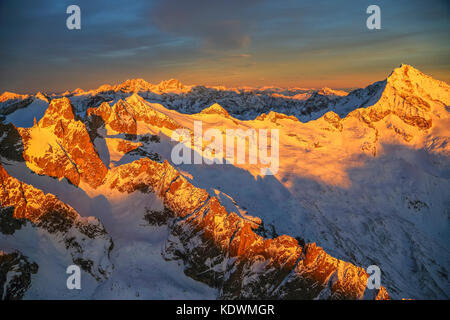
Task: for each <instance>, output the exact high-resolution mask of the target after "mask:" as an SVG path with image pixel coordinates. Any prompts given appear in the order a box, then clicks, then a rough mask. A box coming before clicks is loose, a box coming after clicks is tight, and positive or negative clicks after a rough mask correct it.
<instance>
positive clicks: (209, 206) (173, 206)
mask: <svg viewBox="0 0 450 320" xmlns="http://www.w3.org/2000/svg"><path fill="white" fill-rule="evenodd" d="M105 181H106V184H107V186H109V187H110V188H112V189H117V190H119V191H121V192H128V193H130V192H134V191H136V190H140V191H143V192H155V193H156V194H157V195H159V196H160V197H161V198H162V199H163V202H164V205H165V207H166V210H164V213H163V215H164V214H165V215H167V217H166V221H168V224H169V226H170V230H171V231H170V236H169V238H168V241H167V245H166V247H165V249H164V252H163V254H164V256H165V258H166V259H169V260H170V259H181V260H183V262H184V264H185V273H186V274H187V275H188V276H190V277H192V278H194V279H196V280H198V281H202V282H205V283H207V284H208V285H210V286H213V287H217V288H219V290H220V292H221V297H222V298H225V299H255V298H260V299H267V298H280V297H281V298H290V299H314V298H322V299H362V298H363V297H364V293H365V289H366V283H367V279H368V274H367V273H366V271H365V270H364V269H362V268H360V267H356V266H354V265H352V264H350V263H345V262H344V261H341V260H338V259H335V258H333V257H331V256H329V255H328V254H326V253H325V252H324V251H323V250H322V249H321V248H319V247H316V245H315V244H307V245H306V246H305V247H301V246H300V245H299V244H298V242H297V240H296V239H294V238H292V237H290V236H286V235H283V236H280V237H277V238H274V239H264V238H263V237H261V236H259V235H257V234H256V233H255V231H254V229H256V228H257V227H258V225H257V224H256V223H255V222H254V221H251V220H247V219H243V218H242V217H240V216H238V215H237V214H236V213H234V212H227V210H226V209H225V207H223V206H222V205H221V204H220V202H219V200H218V199H217V198H216V197H211V196H209V194H208V193H207V191H206V190H204V189H200V188H197V187H195V186H193V185H192V184H191V183H190V182H188V181H187V180H186V179H185V178H184V177H183V176H182V175H180V174H179V173H178V171H176V170H175V169H174V168H173V167H172V166H171V165H170V164H169V163H168V162H167V161H166V162H164V163H157V162H154V161H151V160H149V159H140V160H137V161H135V162H133V163H130V164H126V165H122V166H119V167H116V168H113V169H112V170H111V171H110V172H109V173H108V176H107V177H106V179H105ZM152 214H155V213H152V212H150V213H148V214H147V215H146V220H147V221H150V222H151V221H161V220H164V219H163V217H162V216H161V214H158V216H157V217H155V219H153V217H152ZM155 223H156V222H155ZM157 224H159V223H157ZM375 298H377V299H378V298H388V295H387V294H386V293H385V289H384V288H382V289H380V290H379V292H378V293H376V294H375Z"/></svg>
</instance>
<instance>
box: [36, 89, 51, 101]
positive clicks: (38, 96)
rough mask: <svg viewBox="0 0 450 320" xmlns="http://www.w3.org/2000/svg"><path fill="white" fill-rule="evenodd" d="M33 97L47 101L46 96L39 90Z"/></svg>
mask: <svg viewBox="0 0 450 320" xmlns="http://www.w3.org/2000/svg"><path fill="white" fill-rule="evenodd" d="M35 97H36V99H40V100H42V101H45V102H47V103H48V99H47V97H46V96H45V95H44V94H43V93H42V92H40V91H39V92H38V93H36V95H35Z"/></svg>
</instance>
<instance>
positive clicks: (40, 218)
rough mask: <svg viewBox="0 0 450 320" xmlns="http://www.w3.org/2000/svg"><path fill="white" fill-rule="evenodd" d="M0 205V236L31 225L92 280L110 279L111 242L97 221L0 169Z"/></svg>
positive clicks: (0, 167)
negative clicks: (90, 276)
mask: <svg viewBox="0 0 450 320" xmlns="http://www.w3.org/2000/svg"><path fill="white" fill-rule="evenodd" d="M0 204H1V210H0V214H1V216H0V232H1V233H2V234H4V235H12V234H14V233H15V232H16V231H17V230H20V229H21V228H23V227H24V225H25V224H27V223H30V224H31V226H32V227H33V228H37V229H39V230H41V232H42V231H45V232H47V233H48V237H49V238H50V241H53V242H54V243H55V244H56V243H59V244H60V245H61V246H63V247H65V249H66V250H67V251H68V252H69V253H70V256H71V257H72V260H73V262H74V263H75V264H77V265H79V266H80V267H81V268H82V269H83V270H84V271H86V272H88V273H90V274H91V275H92V276H93V277H94V278H95V279H97V280H98V281H102V280H105V279H106V278H107V277H108V276H109V274H110V272H111V268H112V265H111V263H110V261H109V258H108V257H109V252H110V251H111V249H112V246H113V242H112V239H111V238H110V237H109V236H108V234H107V232H106V230H105V228H104V227H103V225H102V224H101V223H100V222H99V221H98V220H97V219H96V218H93V217H89V218H82V217H80V215H79V214H78V213H77V212H76V211H75V210H74V209H73V208H72V207H70V206H68V205H66V204H65V203H63V202H62V201H60V200H58V198H57V197H55V196H54V195H52V194H50V193H47V194H45V193H44V192H43V191H41V190H39V189H37V188H35V187H33V186H31V185H28V184H25V183H23V182H21V181H19V180H17V179H15V178H13V177H11V176H10V175H9V174H8V173H7V172H6V170H5V169H4V168H3V167H2V166H1V165H0ZM11 245H12V246H14V243H12V244H11Z"/></svg>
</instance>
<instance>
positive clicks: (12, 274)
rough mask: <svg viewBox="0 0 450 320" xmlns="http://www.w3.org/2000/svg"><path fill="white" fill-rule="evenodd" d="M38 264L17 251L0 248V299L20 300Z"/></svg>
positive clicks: (36, 270)
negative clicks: (8, 251) (9, 251)
mask: <svg viewBox="0 0 450 320" xmlns="http://www.w3.org/2000/svg"><path fill="white" fill-rule="evenodd" d="M38 269H39V266H38V265H37V264H36V263H35V262H31V261H29V259H28V258H27V257H25V256H24V255H23V254H22V253H20V252H19V251H14V252H11V253H6V252H4V251H1V250H0V300H20V299H22V298H23V295H24V294H25V292H26V291H27V290H28V288H29V287H30V285H31V275H33V274H36V273H37V272H38Z"/></svg>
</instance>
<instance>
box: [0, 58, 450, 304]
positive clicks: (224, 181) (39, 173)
mask: <svg viewBox="0 0 450 320" xmlns="http://www.w3.org/2000/svg"><path fill="white" fill-rule="evenodd" d="M449 106H450V87H449V85H448V84H447V83H445V82H442V81H439V80H435V79H433V78H432V77H430V76H427V75H425V74H423V73H422V72H420V71H419V70H417V69H415V68H414V67H412V66H409V65H401V66H400V67H398V68H396V69H394V70H393V71H392V73H391V74H390V75H389V76H388V77H387V78H386V79H385V80H382V81H378V82H375V83H373V84H372V85H369V86H368V87H366V88H362V89H357V90H354V91H351V92H345V91H340V90H332V89H329V88H323V89H305V88H275V87H264V88H250V87H244V88H224V87H206V86H186V85H183V84H181V83H180V82H179V81H177V80H173V79H172V80H169V81H163V82H161V83H160V84H158V85H152V84H149V83H148V82H146V81H145V80H143V79H134V80H128V81H126V82H124V83H122V84H119V85H116V86H111V85H103V86H100V87H99V88H97V89H95V90H89V91H84V90H82V89H76V90H74V91H66V92H63V93H51V94H50V93H41V92H39V93H37V94H15V93H10V92H5V93H3V94H2V95H1V96H0V120H1V122H0V144H1V148H0V181H1V185H0V202H1V208H0V296H1V297H2V298H3V299H27V298H38V299H46V298H57V299H73V298H85V299H89V298H96V299H118V298H119V299H121V298H122V299H174V298H179V299H186V298H193V299H215V298H219V299H400V298H413V299H448V298H449V297H450V287H449V285H448V284H449V275H448V272H449V268H450V247H449V244H450V229H449V216H450V191H449V190H450V170H449V168H450V166H449V164H450V160H449V157H450V144H449V141H450V117H449V115H450V114H449V112H450V109H449ZM196 121H202V124H203V128H204V130H207V129H209V128H214V129H218V130H220V131H221V132H223V133H224V132H225V131H226V130H227V129H243V130H247V129H255V130H258V129H278V130H279V170H278V172H277V173H276V174H275V175H265V176H264V175H261V173H260V172H261V171H260V169H261V168H260V165H255V164H248V163H244V164H232V165H231V164H227V165H220V164H213V165H210V164H206V163H203V164H198V165H197V164H196V165H193V164H192V165H190V164H181V165H177V164H174V163H173V162H172V160H171V151H172V149H173V147H174V145H175V142H174V141H172V139H171V136H172V134H173V132H174V131H175V130H179V129H186V130H188V131H189V132H193V131H194V122H196ZM224 134H225V133H224ZM205 143H206V142H205ZM202 147H205V145H203V146H202ZM233 147H234V146H233ZM192 151H193V152H202V150H198V149H195V148H193V150H192ZM71 264H76V265H79V266H80V267H81V269H82V290H68V289H67V288H66V278H67V274H66V272H65V271H66V270H65V269H66V268H67V266H69V265H71ZM369 265H377V266H379V268H380V269H381V272H382V274H381V284H382V287H381V288H380V289H374V290H369V289H368V288H366V283H367V280H368V277H369V275H368V273H367V272H366V270H365V269H366V268H367V267H368V266H369Z"/></svg>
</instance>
